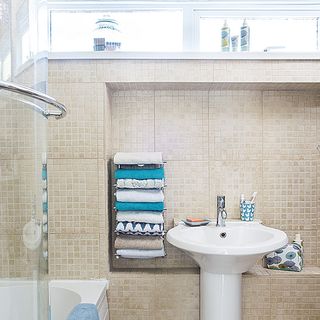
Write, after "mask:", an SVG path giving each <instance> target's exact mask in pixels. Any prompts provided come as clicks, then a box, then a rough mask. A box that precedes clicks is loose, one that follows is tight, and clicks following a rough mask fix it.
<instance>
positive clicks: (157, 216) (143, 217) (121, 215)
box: [116, 211, 164, 223]
mask: <svg viewBox="0 0 320 320" xmlns="http://www.w3.org/2000/svg"><path fill="white" fill-rule="evenodd" d="M149 212H154V213H149ZM149 212H148V211H118V212H117V216H116V219H117V221H129V222H145V223H164V220H163V215H162V213H161V212H159V211H149Z"/></svg>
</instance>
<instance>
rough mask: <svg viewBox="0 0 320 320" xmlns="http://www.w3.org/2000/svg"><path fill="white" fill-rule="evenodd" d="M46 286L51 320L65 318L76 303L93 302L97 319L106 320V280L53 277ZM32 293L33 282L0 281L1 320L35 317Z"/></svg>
mask: <svg viewBox="0 0 320 320" xmlns="http://www.w3.org/2000/svg"><path fill="white" fill-rule="evenodd" d="M49 288H50V309H51V320H66V318H67V316H68V314H69V313H70V311H71V310H72V309H73V308H74V307H75V306H76V305H77V304H79V303H93V304H95V305H96V306H97V309H98V312H99V316H100V320H108V319H109V312H108V301H107V296H106V290H107V289H108V281H107V280H53V281H50V283H49ZM36 296H37V285H36V282H35V281H21V280H12V279H10V280H1V281H0V310H1V312H0V314H1V320H21V319H24V320H35V319H36V318H37V316H36V315H37V305H36V303H35V301H34V299H33V297H36ZM41 320H42V319H41ZM44 320H46V319H44Z"/></svg>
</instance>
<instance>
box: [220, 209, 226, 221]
mask: <svg viewBox="0 0 320 320" xmlns="http://www.w3.org/2000/svg"><path fill="white" fill-rule="evenodd" d="M227 218H228V213H227V211H226V210H222V211H221V219H223V220H226V219H227Z"/></svg>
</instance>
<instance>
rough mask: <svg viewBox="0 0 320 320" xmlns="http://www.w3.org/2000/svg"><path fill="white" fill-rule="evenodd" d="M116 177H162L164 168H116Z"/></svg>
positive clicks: (143, 178)
mask: <svg viewBox="0 0 320 320" xmlns="http://www.w3.org/2000/svg"><path fill="white" fill-rule="evenodd" d="M115 178H116V179H137V180H145V179H163V178H164V169H163V168H159V169H146V170H130V169H117V170H116V172H115Z"/></svg>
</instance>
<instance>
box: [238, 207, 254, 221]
mask: <svg viewBox="0 0 320 320" xmlns="http://www.w3.org/2000/svg"><path fill="white" fill-rule="evenodd" d="M255 207H256V205H255V203H251V202H242V203H240V218H241V220H242V221H253V218H254V209H255Z"/></svg>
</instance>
